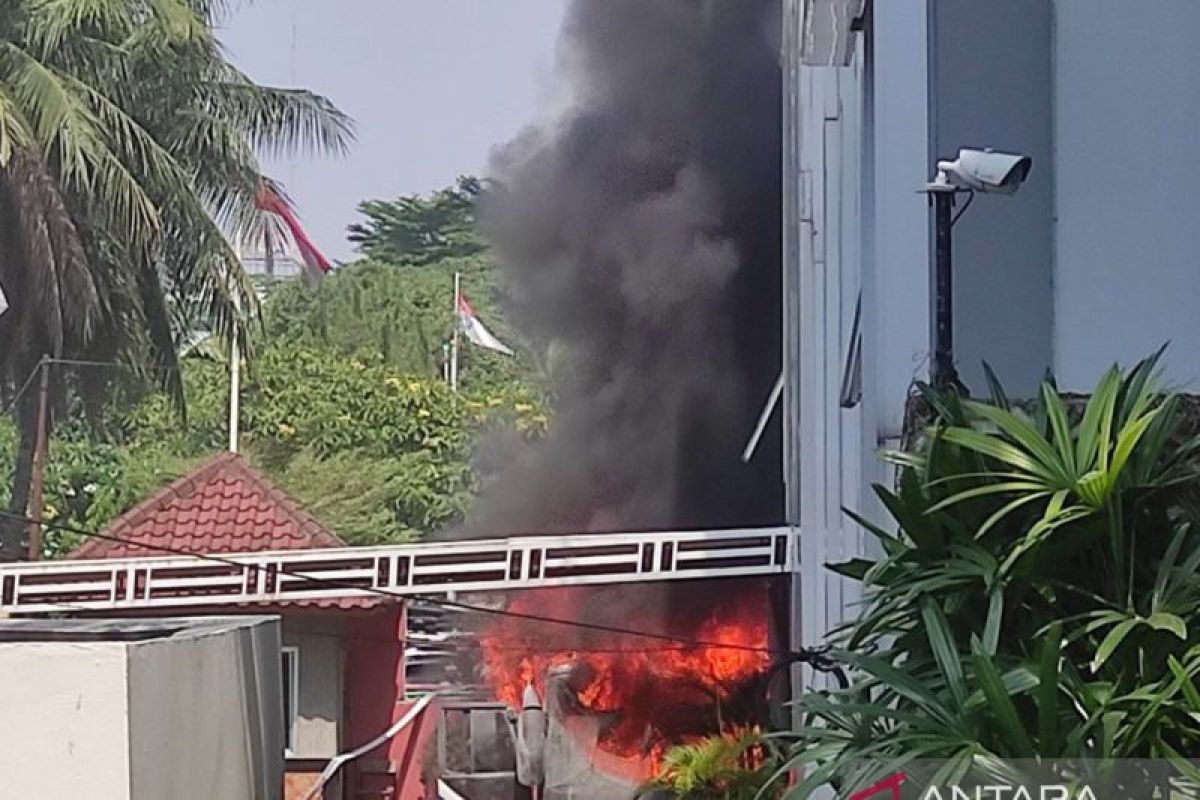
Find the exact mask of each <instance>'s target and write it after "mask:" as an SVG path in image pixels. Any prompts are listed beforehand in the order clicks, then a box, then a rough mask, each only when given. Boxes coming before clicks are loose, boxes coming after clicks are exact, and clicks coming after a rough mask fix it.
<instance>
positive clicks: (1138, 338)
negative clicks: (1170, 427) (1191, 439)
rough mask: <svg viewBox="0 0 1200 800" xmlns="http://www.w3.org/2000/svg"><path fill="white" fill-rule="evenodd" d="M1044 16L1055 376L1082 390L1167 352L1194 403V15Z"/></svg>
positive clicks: (1155, 11)
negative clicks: (1053, 169)
mask: <svg viewBox="0 0 1200 800" xmlns="http://www.w3.org/2000/svg"><path fill="white" fill-rule="evenodd" d="M1054 10H1055V28H1056V31H1057V36H1056V40H1055V51H1056V61H1055V92H1056V94H1055V99H1056V109H1055V137H1056V139H1057V145H1058V147H1057V165H1058V173H1057V187H1056V199H1057V207H1056V212H1057V215H1058V241H1057V248H1056V254H1055V276H1054V277H1055V287H1056V295H1055V319H1056V326H1055V350H1056V358H1055V362H1056V363H1055V367H1056V371H1057V373H1058V375H1059V377H1060V378H1061V379H1062V381H1063V383H1064V384H1065V386H1066V387H1068V388H1071V389H1087V388H1090V387H1091V385H1092V384H1093V383H1094V381H1095V380H1096V379H1097V377H1099V374H1100V372H1101V371H1102V370H1103V369H1104V368H1106V367H1107V366H1108V365H1109V364H1110V363H1111V362H1112V361H1114V360H1120V361H1122V362H1125V363H1128V362H1131V361H1134V360H1136V359H1138V358H1141V357H1142V356H1145V355H1147V354H1148V353H1149V352H1151V351H1152V350H1154V349H1156V348H1157V347H1159V346H1160V345H1161V344H1163V343H1164V342H1166V341H1168V340H1170V341H1171V342H1173V345H1172V347H1171V349H1170V351H1169V352H1168V357H1167V364H1168V375H1169V377H1170V379H1171V380H1172V381H1174V382H1175V383H1177V384H1180V385H1182V386H1185V387H1190V388H1191V390H1192V391H1195V390H1196V383H1197V378H1198V377H1200V347H1197V345H1196V342H1197V340H1198V339H1200V311H1198V309H1197V299H1198V298H1200V225H1198V224H1197V201H1196V187H1197V186H1200V148H1198V147H1197V143H1196V131H1197V130H1200V59H1198V58H1197V57H1196V41H1197V39H1198V38H1200V3H1197V2H1195V0H1155V2H1153V3H1130V2H1125V1H1124V0H1056V2H1055V4H1054ZM1034 169H1035V172H1036V167H1035V168H1034ZM1022 199H1023V198H1022Z"/></svg>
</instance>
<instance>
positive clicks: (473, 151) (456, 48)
mask: <svg viewBox="0 0 1200 800" xmlns="http://www.w3.org/2000/svg"><path fill="white" fill-rule="evenodd" d="M566 1H567V0H255V2H253V3H247V4H244V5H243V6H241V7H238V8H237V10H235V11H234V12H233V13H232V15H231V16H230V18H229V19H227V20H226V21H225V22H224V23H223V26H222V27H223V29H222V31H221V34H220V35H221V40H222V42H223V43H224V44H225V46H226V47H227V48H228V50H229V52H230V55H231V56H232V58H233V60H234V62H235V63H236V64H237V65H238V66H239V67H240V68H241V69H242V70H243V71H244V72H246V73H247V74H249V75H250V77H251V78H253V79H254V80H256V81H258V82H259V83H265V84H271V85H278V86H302V87H304V88H308V89H312V90H314V91H317V92H320V93H322V94H324V95H326V96H327V97H329V98H330V99H331V100H333V102H334V103H335V104H337V105H338V106H339V107H340V108H341V109H342V110H343V111H345V112H346V113H348V114H349V115H350V116H351V117H353V118H354V120H355V123H356V126H357V136H358V139H357V142H356V143H355V144H354V146H353V149H352V151H351V153H350V154H349V155H348V156H346V157H344V158H320V159H314V158H310V157H305V158H302V159H298V160H294V161H293V160H289V161H287V162H284V163H269V162H268V163H266V164H265V165H264V166H265V169H266V171H267V172H268V174H270V175H271V176H272V177H275V178H278V179H280V180H282V181H283V182H284V183H285V185H286V186H287V189H288V192H289V193H290V195H291V196H292V199H293V200H295V202H296V205H297V209H298V211H299V213H300V216H301V222H302V224H303V225H304V226H305V228H306V229H307V230H308V232H309V235H310V236H311V237H312V238H313V240H314V241H315V242H316V244H317V246H318V247H320V248H321V249H322V250H323V251H324V252H325V254H326V255H328V256H329V257H330V258H333V259H348V258H351V257H352V256H353V255H354V252H353V247H352V245H351V244H350V243H349V242H348V241H346V226H347V225H348V224H350V223H351V222H354V221H355V220H356V218H357V215H356V214H355V211H354V209H355V206H356V205H357V204H358V203H359V202H360V201H362V200H366V199H374V198H385V199H391V198H395V197H399V196H401V195H407V194H414V193H427V192H430V191H433V190H435V189H439V188H442V187H444V186H447V185H450V184H451V183H453V181H454V179H455V178H456V177H457V176H458V175H462V174H481V173H482V172H483V171H484V167H485V165H486V164H487V159H488V153H489V151H490V150H491V148H492V147H493V146H495V145H496V144H499V143H502V142H504V141H507V140H508V139H510V138H511V137H512V136H513V135H515V134H516V133H517V132H519V131H520V130H521V129H522V128H523V127H525V126H526V125H527V124H529V123H531V122H534V121H536V120H537V119H539V118H541V117H542V116H544V115H545V114H546V113H548V112H549V110H550V109H551V108H552V107H553V106H554V105H555V104H556V103H557V102H558V101H559V100H558V98H560V97H561V87H560V84H559V82H558V81H557V80H556V77H555V76H556V71H555V41H556V38H557V32H558V28H559V25H560V24H561V22H562V17H563V12H564V8H565V6H566Z"/></svg>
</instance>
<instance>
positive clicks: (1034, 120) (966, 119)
mask: <svg viewBox="0 0 1200 800" xmlns="http://www.w3.org/2000/svg"><path fill="white" fill-rule="evenodd" d="M1185 1H1186V0H1185ZM877 5H882V4H877ZM901 5H904V3H901ZM1079 5H1080V6H1084V5H1086V6H1087V8H1088V9H1089V11H1088V12H1087V13H1089V14H1090V13H1091V12H1090V9H1091V7H1092V3H1091V0H1082V2H1081V3H1079ZM1122 6H1123V7H1124V8H1133V6H1131V5H1130V4H1128V3H1124V4H1122ZM1152 16H1155V17H1158V14H1157V13H1156V14H1154V15H1152ZM929 24H930V37H931V40H932V45H933V46H932V47H931V48H930V59H931V81H932V89H931V100H930V113H931V120H932V122H931V126H930V130H931V133H932V141H933V147H934V152H933V157H934V159H935V160H936V159H938V158H947V159H953V158H954V157H955V154H956V153H957V152H958V149H959V148H960V147H994V148H995V149H997V150H1008V151H1011V152H1017V153H1027V154H1029V155H1031V156H1033V164H1034V166H1033V171H1032V173H1030V177H1029V180H1028V182H1027V183H1026V184H1025V186H1023V187H1022V188H1021V191H1020V193H1019V194H1017V195H1016V196H1014V197H1002V196H996V195H979V196H977V197H976V198H975V202H974V204H973V205H972V206H971V208H970V210H969V211H968V212H967V213H966V214H965V215H964V216H963V217H962V219H961V220H960V221H959V223H958V224H957V225H956V226H955V228H954V251H955V252H954V282H955V285H954V300H955V304H954V307H955V314H956V320H955V322H956V324H955V355H956V357H957V361H958V367H959V371H960V373H961V374H962V376H963V380H964V382H965V383H966V384H967V386H969V387H971V388H972V389H973V390H975V391H977V392H979V393H983V392H985V391H986V384H985V382H984V377H983V371H982V369H981V367H980V363H981V362H982V361H985V360H986V361H987V362H988V363H989V364H991V366H992V368H993V369H995V371H996V373H997V374H998V375H999V376H1000V377H1001V379H1002V380H1003V381H1004V384H1005V386H1006V388H1008V389H1009V390H1010V391H1011V392H1013V393H1016V394H1030V393H1032V392H1033V390H1035V389H1036V388H1037V386H1038V384H1039V383H1040V382H1041V379H1042V376H1043V375H1044V374H1045V372H1046V370H1047V369H1049V368H1050V367H1051V366H1052V363H1053V358H1052V342H1053V334H1052V331H1053V319H1054V300H1053V281H1052V264H1053V257H1054V228H1053V202H1054V183H1055V182H1054V163H1053V155H1054V153H1053V143H1052V124H1051V120H1052V106H1053V88H1054V82H1053V79H1052V76H1051V52H1052V46H1051V45H1052V33H1051V0H1003V2H996V0H949V1H947V0H940V1H939V2H935V3H933V4H932V5H931V15H930V18H929ZM881 68H882V69H889V68H890V67H889V66H888V65H881ZM1093 124H1095V123H1093ZM931 174H932V170H931ZM1198 280H1200V278H1198Z"/></svg>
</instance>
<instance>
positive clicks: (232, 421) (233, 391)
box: [229, 240, 242, 453]
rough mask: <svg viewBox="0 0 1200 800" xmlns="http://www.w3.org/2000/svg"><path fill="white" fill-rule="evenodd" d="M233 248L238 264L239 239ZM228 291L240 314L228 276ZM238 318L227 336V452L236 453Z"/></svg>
mask: <svg viewBox="0 0 1200 800" xmlns="http://www.w3.org/2000/svg"><path fill="white" fill-rule="evenodd" d="M235 250H236V252H237V259H238V264H239V265H240V264H241V263H242V245H241V241H240V240H239V241H238V243H237V245H236V247H235ZM229 288H230V292H231V293H232V296H233V301H234V309H235V310H236V312H237V313H238V314H239V315H240V313H241V305H240V304H239V303H238V302H237V297H238V296H237V286H236V284H235V282H234V280H233V276H232V275H231V276H230V280H229ZM237 323H238V320H236V319H235V320H234V324H233V335H231V336H230V337H229V452H231V453H236V452H237V451H238V427H239V425H240V424H241V423H240V419H239V417H240V415H241V395H242V354H241V352H240V350H239V348H238V340H237V337H238V324H237Z"/></svg>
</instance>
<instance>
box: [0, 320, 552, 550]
mask: <svg viewBox="0 0 1200 800" xmlns="http://www.w3.org/2000/svg"><path fill="white" fill-rule="evenodd" d="M183 376H184V382H185V384H186V387H185V391H186V392H187V395H188V401H189V418H188V423H187V425H180V424H179V419H178V416H177V414H176V412H175V408H174V404H173V402H172V400H171V398H170V396H169V395H167V394H165V393H163V392H161V391H155V392H151V393H149V394H147V395H146V396H145V397H143V398H142V399H141V400H140V401H139V402H136V403H134V404H133V405H132V406H129V405H124V404H122V403H112V404H110V406H109V407H108V409H107V410H106V412H105V414H104V416H105V419H104V420H103V423H102V424H99V425H97V424H95V423H94V422H93V423H89V422H85V421H84V420H82V419H79V418H75V419H73V420H72V421H70V422H67V423H64V424H62V425H60V426H58V429H57V430H56V431H55V435H54V438H53V440H52V442H51V445H50V459H49V469H48V471H47V483H46V500H45V506H44V509H43V513H44V516H45V518H46V519H48V520H51V521H57V522H59V523H61V524H63V525H68V526H71V527H76V528H83V529H87V530H96V529H99V528H101V527H103V526H104V525H106V524H107V523H108V522H110V521H111V520H112V519H113V518H114V517H115V516H117V515H119V514H120V513H122V512H124V511H126V510H127V509H129V508H131V507H132V506H133V505H135V504H136V503H137V502H139V501H140V500H142V499H144V498H145V497H146V496H147V495H149V494H150V493H152V492H153V491H154V490H155V489H157V488H159V487H160V486H162V485H164V484H166V483H168V482H169V481H170V480H172V479H174V478H176V477H178V476H179V475H181V474H183V473H184V472H186V471H187V470H189V469H191V468H192V467H194V466H196V465H197V464H198V463H200V462H201V461H202V460H204V459H205V458H208V457H211V456H212V455H213V454H214V453H217V452H220V451H221V450H222V449H223V447H224V446H225V438H226V419H227V417H226V415H227V391H228V378H227V376H228V364H227V363H226V362H225V361H224V360H223V359H211V358H206V357H198V356H193V357H189V358H186V359H184V361H183ZM242 409H243V414H242V426H241V434H242V436H241V440H242V450H243V452H244V453H245V455H246V456H247V457H248V458H249V459H250V460H251V461H252V462H253V463H255V464H256V465H257V466H258V467H259V468H261V469H262V470H263V471H264V472H265V473H266V474H267V475H268V476H269V477H270V478H272V479H273V480H275V481H277V482H278V483H279V484H280V485H281V486H282V487H283V488H284V489H286V490H287V491H288V492H290V493H291V494H293V495H294V496H295V497H296V498H297V500H299V502H300V503H301V504H303V505H304V506H305V508H307V509H308V510H309V511H311V512H312V513H313V514H315V515H316V516H317V517H318V518H319V519H321V520H323V521H324V522H325V523H326V524H327V525H328V526H329V527H330V528H331V529H332V530H334V531H336V532H337V533H339V534H340V535H341V536H343V537H344V538H346V539H347V540H348V541H350V542H351V543H353V544H377V543H385V542H405V541H413V540H416V539H419V538H420V537H422V536H423V535H425V534H426V533H429V532H430V531H434V530H437V529H440V528H443V527H445V526H448V525H453V524H456V523H457V522H460V521H462V520H463V519H464V518H465V517H466V516H467V515H468V514H469V511H470V507H471V502H472V500H473V498H474V496H475V493H476V491H477V489H478V486H479V484H480V482H481V481H482V480H484V479H486V477H487V476H486V475H485V474H483V473H482V472H481V468H480V467H479V466H478V465H477V464H476V463H475V462H476V459H475V457H474V456H475V449H476V445H477V442H478V441H479V440H480V437H483V436H487V435H489V434H490V433H491V432H498V431H509V432H512V433H513V434H515V435H516V436H517V437H519V438H520V439H524V440H528V441H533V440H536V439H538V438H540V437H541V436H542V435H543V434H544V433H545V430H546V427H547V425H548V417H547V414H546V410H545V408H544V406H543V405H542V404H541V401H540V400H539V398H537V397H536V396H535V395H534V394H533V393H532V392H530V391H529V390H527V389H525V388H523V387H522V386H521V385H519V384H506V385H502V386H482V387H477V388H475V389H470V388H467V389H465V390H464V391H463V392H462V393H461V394H457V395H456V394H454V393H452V392H450V390H449V389H448V388H447V387H446V385H445V383H444V382H443V381H442V380H441V379H440V378H437V377H433V376H429V375H414V374H412V373H409V372H405V371H402V370H398V369H396V368H394V367H391V366H389V365H387V364H385V363H383V362H382V361H381V360H380V359H379V358H378V357H375V358H371V357H369V356H361V357H349V358H348V357H346V355H344V354H343V353H340V352H338V351H336V350H333V349H329V348H323V347H315V346H306V345H303V344H296V343H292V342H288V341H277V342H273V343H268V344H262V345H261V349H260V352H259V356H258V358H257V359H256V360H255V362H254V364H253V366H252V369H251V370H250V372H249V373H248V374H246V375H245V382H244V384H243V394H242ZM15 444H16V435H15V430H14V429H13V427H12V426H11V425H10V424H2V425H0V459H4V458H5V457H7V459H6V460H7V463H10V464H11V459H12V457H13V453H14V449H15ZM0 463H4V461H2V460H0ZM4 499H7V498H5V497H4V496H3V494H2V490H0V500H4ZM77 543H78V537H76V536H72V535H70V534H61V533H55V534H53V535H51V536H49V537H48V539H47V547H46V552H47V554H48V555H51V556H53V555H58V554H61V553H63V552H65V551H67V550H69V549H70V548H71V547H72V546H74V545H75V544H77Z"/></svg>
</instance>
